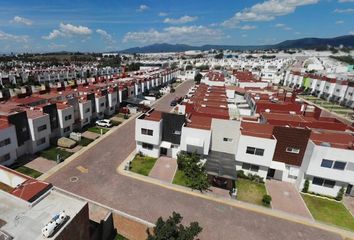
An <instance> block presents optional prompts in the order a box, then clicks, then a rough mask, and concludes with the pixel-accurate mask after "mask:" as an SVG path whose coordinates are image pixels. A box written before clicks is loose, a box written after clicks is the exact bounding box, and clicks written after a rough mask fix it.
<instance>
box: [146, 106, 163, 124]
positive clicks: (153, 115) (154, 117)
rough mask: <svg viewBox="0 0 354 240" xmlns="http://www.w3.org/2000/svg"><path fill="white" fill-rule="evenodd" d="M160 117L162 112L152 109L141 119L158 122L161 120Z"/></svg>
mask: <svg viewBox="0 0 354 240" xmlns="http://www.w3.org/2000/svg"><path fill="white" fill-rule="evenodd" d="M161 115H162V112H160V111H156V110H154V109H152V110H150V111H148V112H147V113H145V114H143V115H142V118H141V119H145V120H149V121H156V122H159V121H160V120H161Z"/></svg>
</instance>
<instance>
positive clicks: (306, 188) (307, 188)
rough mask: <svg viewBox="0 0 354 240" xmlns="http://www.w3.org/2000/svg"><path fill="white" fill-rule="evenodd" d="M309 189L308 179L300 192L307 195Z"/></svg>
mask: <svg viewBox="0 0 354 240" xmlns="http://www.w3.org/2000/svg"><path fill="white" fill-rule="evenodd" d="M309 187H310V181H309V180H308V179H306V180H305V183H304V188H303V189H302V192H303V193H307V192H308V191H309Z"/></svg>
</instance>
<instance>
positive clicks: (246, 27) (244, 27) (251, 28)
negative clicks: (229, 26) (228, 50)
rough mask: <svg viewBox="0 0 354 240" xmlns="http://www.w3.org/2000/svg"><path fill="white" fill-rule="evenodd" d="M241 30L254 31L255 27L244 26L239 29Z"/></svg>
mask: <svg viewBox="0 0 354 240" xmlns="http://www.w3.org/2000/svg"><path fill="white" fill-rule="evenodd" d="M239 28H240V29H241V30H253V29H256V28H257V27H256V26H251V25H244V26H240V27H239Z"/></svg>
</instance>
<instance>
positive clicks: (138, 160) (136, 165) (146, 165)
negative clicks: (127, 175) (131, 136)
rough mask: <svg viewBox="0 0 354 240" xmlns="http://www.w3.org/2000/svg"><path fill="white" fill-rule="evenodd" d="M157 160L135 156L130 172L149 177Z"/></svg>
mask: <svg viewBox="0 0 354 240" xmlns="http://www.w3.org/2000/svg"><path fill="white" fill-rule="evenodd" d="M156 160H157V158H153V157H146V156H139V155H135V157H134V159H133V161H132V162H131V164H130V171H132V172H135V173H139V174H141V175H145V176H148V175H149V173H150V171H151V169H152V168H153V166H154V165H155V162H156Z"/></svg>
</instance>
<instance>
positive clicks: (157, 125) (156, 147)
mask: <svg viewBox="0 0 354 240" xmlns="http://www.w3.org/2000/svg"><path fill="white" fill-rule="evenodd" d="M143 128H145V129H150V130H153V135H152V136H149V135H144V134H142V133H141V129H143ZM161 138H162V120H160V121H150V120H145V119H139V118H137V119H136V120H135V141H136V151H137V152H141V153H143V154H144V155H147V156H150V157H159V156H160V144H161ZM143 143H148V144H151V145H153V149H151V150H149V149H145V148H143Z"/></svg>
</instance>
